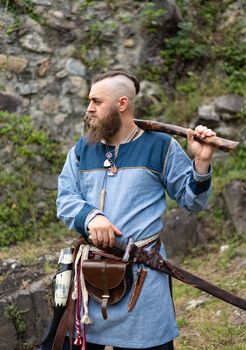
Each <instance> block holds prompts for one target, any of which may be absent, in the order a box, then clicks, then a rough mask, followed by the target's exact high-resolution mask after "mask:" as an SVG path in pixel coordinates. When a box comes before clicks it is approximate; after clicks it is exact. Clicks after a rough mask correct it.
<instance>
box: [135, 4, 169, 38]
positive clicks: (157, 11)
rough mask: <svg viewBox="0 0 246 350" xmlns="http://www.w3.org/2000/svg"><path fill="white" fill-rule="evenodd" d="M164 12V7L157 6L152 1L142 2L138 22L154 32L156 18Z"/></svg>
mask: <svg viewBox="0 0 246 350" xmlns="http://www.w3.org/2000/svg"><path fill="white" fill-rule="evenodd" d="M165 13H166V10H165V9H164V8H158V7H157V5H156V3H155V2H154V1H148V2H147V3H146V4H144V6H143V8H142V10H141V12H140V15H139V17H140V22H141V23H142V25H143V26H144V27H146V28H148V30H149V31H152V32H156V26H157V25H158V20H159V18H160V17H162V16H163V15H164V14H165Z"/></svg>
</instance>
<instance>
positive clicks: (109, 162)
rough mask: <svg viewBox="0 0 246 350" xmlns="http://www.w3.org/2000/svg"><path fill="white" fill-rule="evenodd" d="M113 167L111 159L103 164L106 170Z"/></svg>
mask: <svg viewBox="0 0 246 350" xmlns="http://www.w3.org/2000/svg"><path fill="white" fill-rule="evenodd" d="M111 165H112V162H111V161H110V160H109V159H106V160H105V161H104V163H103V166H104V167H105V168H109V167H111Z"/></svg>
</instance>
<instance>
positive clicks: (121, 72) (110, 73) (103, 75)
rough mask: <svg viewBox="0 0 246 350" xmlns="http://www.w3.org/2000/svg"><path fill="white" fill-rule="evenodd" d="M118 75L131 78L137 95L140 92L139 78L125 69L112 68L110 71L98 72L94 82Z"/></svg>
mask: <svg viewBox="0 0 246 350" xmlns="http://www.w3.org/2000/svg"><path fill="white" fill-rule="evenodd" d="M117 75H124V76H125V77H127V78H128V79H130V80H131V81H132V82H133V84H134V87H135V91H136V95H137V94H138V93H139V90H140V84H139V81H138V79H137V78H136V77H135V76H134V75H133V74H131V73H129V72H127V71H125V70H110V71H108V72H105V73H101V74H98V75H96V76H95V78H94V80H93V84H95V83H97V82H98V81H101V80H104V79H106V78H112V77H115V76H117Z"/></svg>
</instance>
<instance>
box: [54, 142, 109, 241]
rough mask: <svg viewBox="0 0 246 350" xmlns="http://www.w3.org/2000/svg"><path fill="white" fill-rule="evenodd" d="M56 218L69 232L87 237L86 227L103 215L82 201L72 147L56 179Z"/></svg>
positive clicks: (76, 161)
mask: <svg viewBox="0 0 246 350" xmlns="http://www.w3.org/2000/svg"><path fill="white" fill-rule="evenodd" d="M56 203H57V217H58V218H59V219H61V220H62V221H63V222H64V223H65V224H66V226H68V228H69V229H70V230H75V231H78V232H79V233H81V234H82V235H83V236H84V237H87V229H86V227H87V225H88V223H89V221H90V220H92V219H93V218H94V217H95V216H96V215H97V214H101V215H103V213H102V212H101V211H100V210H98V209H97V208H95V207H94V206H92V205H91V204H89V203H88V202H87V201H85V200H84V198H83V196H82V191H81V188H80V183H79V162H78V160H77V158H76V156H75V150H74V147H73V148H72V149H71V150H70V151H69V153H68V155H67V159H66V162H65V164H64V167H63V169H62V172H61V174H60V176H59V178H58V195H57V202H56Z"/></svg>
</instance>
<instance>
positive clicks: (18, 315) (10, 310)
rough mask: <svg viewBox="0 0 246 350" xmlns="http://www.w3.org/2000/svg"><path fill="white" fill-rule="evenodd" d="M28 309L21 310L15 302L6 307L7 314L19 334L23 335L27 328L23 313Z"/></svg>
mask: <svg viewBox="0 0 246 350" xmlns="http://www.w3.org/2000/svg"><path fill="white" fill-rule="evenodd" d="M27 311H28V310H20V309H19V308H18V307H17V306H16V305H15V304H13V303H12V304H8V305H7V306H6V308H5V314H6V316H7V317H8V318H9V319H10V320H11V321H12V322H13V324H14V326H15V329H16V332H17V334H18V336H22V335H23V334H24V333H25V332H26V330H27V324H26V322H25V321H24V320H23V316H22V315H23V314H24V313H26V312H27Z"/></svg>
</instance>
